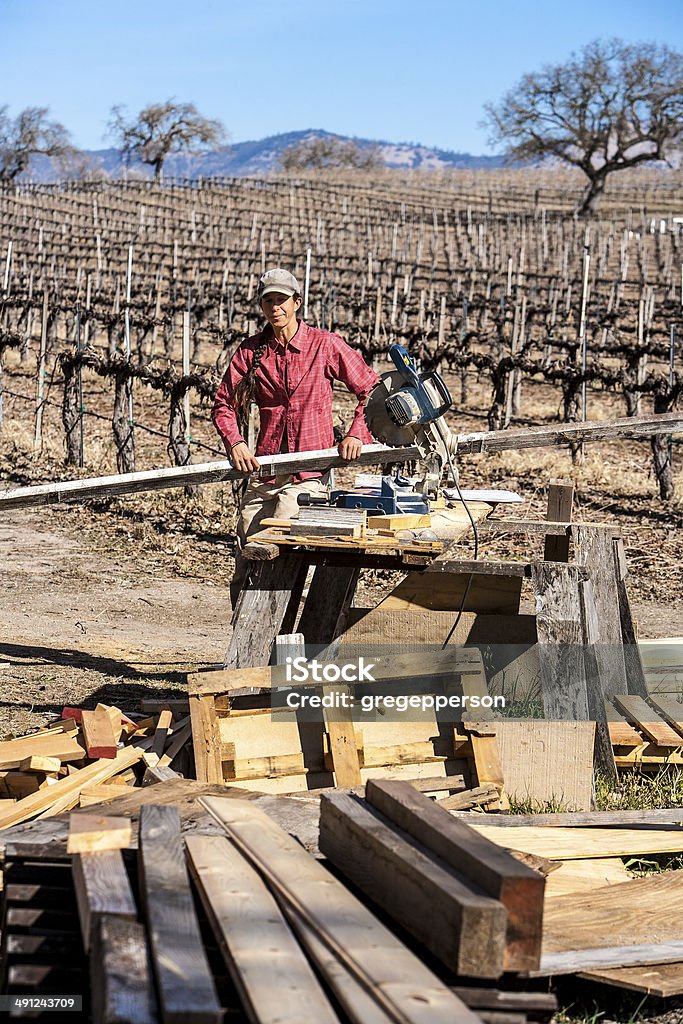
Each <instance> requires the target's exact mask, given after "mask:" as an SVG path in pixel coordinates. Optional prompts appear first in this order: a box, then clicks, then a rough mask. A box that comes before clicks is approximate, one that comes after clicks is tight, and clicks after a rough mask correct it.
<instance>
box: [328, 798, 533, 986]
mask: <svg viewBox="0 0 683 1024" xmlns="http://www.w3.org/2000/svg"><path fill="white" fill-rule="evenodd" d="M408 788H410V787H408ZM412 792H413V793H414V795H415V797H416V798H417V797H418V796H419V794H417V793H415V792H414V791H412ZM423 799H425V800H426V797H424V798H423ZM443 813H445V812H439V811H437V814H443ZM457 824H458V823H457V822H456V826H457ZM465 830H466V827H465ZM318 845H319V847H320V852H321V853H323V854H324V855H325V856H326V857H327V858H328V860H330V861H331V862H332V863H333V864H334V865H336V867H338V868H339V869H340V870H341V871H342V872H343V874H344V875H345V876H346V877H347V878H349V879H350V880H351V881H352V882H353V883H354V885H357V886H358V887H359V888H360V889H361V890H362V891H363V892H364V893H365V894H366V895H367V896H368V897H369V898H370V899H371V900H373V901H374V902H375V903H377V904H378V905H379V906H381V907H383V908H384V909H385V910H386V912H387V913H388V914H389V915H390V917H392V918H393V919H394V920H395V921H398V922H399V924H401V925H402V926H403V927H404V928H406V929H407V930H408V931H409V932H410V933H411V934H412V935H414V936H415V938H416V939H418V941H419V942H421V943H423V944H424V945H425V946H426V947H427V948H428V949H429V950H431V952H432V953H434V955H435V956H436V957H438V958H439V959H440V960H441V961H442V962H443V963H445V964H446V966H448V967H450V968H451V969H452V970H453V971H455V973H456V974H464V975H469V976H470V977H475V978H498V977H500V975H501V974H502V971H503V954H504V948H505V932H506V927H507V914H506V912H505V910H504V909H503V907H502V905H501V904H500V903H499V902H498V901H497V900H496V899H491V898H490V897H488V896H485V895H484V893H483V891H482V889H481V887H479V886H475V885H472V884H470V883H469V882H468V881H467V880H465V879H463V878H462V876H461V875H456V874H455V873H454V872H453V871H451V870H450V869H449V868H448V867H447V866H446V865H445V864H443V863H442V862H439V861H437V860H435V859H434V858H433V856H432V855H430V851H429V850H428V849H425V847H424V846H422V845H421V844H420V843H417V842H416V841H414V840H413V839H412V838H411V837H410V836H409V835H408V834H407V833H406V832H404V831H402V830H400V829H395V828H392V825H391V822H390V821H388V820H387V819H386V818H384V817H383V816H382V815H380V814H379V813H377V812H376V811H373V810H371V809H370V808H369V807H368V806H367V804H365V803H363V802H361V801H360V800H358V799H357V798H354V797H352V796H348V795H347V794H344V793H323V794H322V796H321V801H320V839H319V842H318ZM541 884H542V880H541ZM437 907H438V914H435V908H437Z"/></svg>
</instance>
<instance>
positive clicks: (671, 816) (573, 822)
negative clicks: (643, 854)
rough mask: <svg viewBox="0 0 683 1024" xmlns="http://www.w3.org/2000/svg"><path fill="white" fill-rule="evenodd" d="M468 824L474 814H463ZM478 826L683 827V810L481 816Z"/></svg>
mask: <svg viewBox="0 0 683 1024" xmlns="http://www.w3.org/2000/svg"><path fill="white" fill-rule="evenodd" d="M461 817H462V820H464V821H468V820H469V819H471V818H472V817H473V816H472V815H471V814H466V815H462V816H461ZM474 821H475V824H478V825H499V826H501V827H502V828H519V827H520V826H522V825H544V826H545V827H546V828H557V827H558V826H560V827H563V828H576V827H577V826H579V827H591V826H597V827H599V828H614V827H615V826H616V827H619V826H621V825H644V826H646V827H648V828H656V827H657V825H683V807H667V808H662V807H657V808H652V809H648V810H642V811H586V812H581V811H579V812H576V813H562V812H559V813H553V814H478V815H477V817H476V819H474Z"/></svg>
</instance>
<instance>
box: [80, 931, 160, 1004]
mask: <svg viewBox="0 0 683 1024" xmlns="http://www.w3.org/2000/svg"><path fill="white" fill-rule="evenodd" d="M88 962H89V965H90V992H91V1007H92V1020H93V1024H156V1022H157V1021H158V1019H159V1018H158V1016H157V1005H156V998H155V995H154V982H153V979H152V972H151V968H150V963H149V954H148V951H147V941H146V938H145V929H144V927H143V925H141V924H138V923H137V922H136V921H134V920H128V919H127V918H122V917H115V916H113V915H111V914H103V915H102V916H101V917H99V918H98V920H97V922H96V925H95V927H94V929H93V935H92V955H91V956H90V958H89V961H88Z"/></svg>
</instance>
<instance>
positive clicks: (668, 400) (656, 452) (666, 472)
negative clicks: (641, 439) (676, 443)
mask: <svg viewBox="0 0 683 1024" xmlns="http://www.w3.org/2000/svg"><path fill="white" fill-rule="evenodd" d="M673 404H674V403H673V399H672V396H671V394H670V393H669V389H668V388H667V389H666V391H665V392H664V393H662V394H657V393H655V396H654V411H655V413H658V414H659V413H663V412H671V410H672V407H673ZM650 446H651V448H652V464H653V466H654V471H655V476H656V477H657V482H658V484H659V496H660V498H661V499H662V501H671V499H672V498H673V496H674V472H673V458H672V456H673V449H672V444H671V438H670V437H669V436H668V434H653V435H652V437H651V438H650Z"/></svg>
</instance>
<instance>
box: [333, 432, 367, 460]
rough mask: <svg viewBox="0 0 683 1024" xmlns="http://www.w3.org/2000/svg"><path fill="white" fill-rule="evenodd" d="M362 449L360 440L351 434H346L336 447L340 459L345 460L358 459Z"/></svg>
mask: <svg viewBox="0 0 683 1024" xmlns="http://www.w3.org/2000/svg"><path fill="white" fill-rule="evenodd" d="M362 450H363V443H362V441H360V440H359V439H358V438H357V437H354V436H353V434H347V435H346V437H345V438H344V440H343V441H342V442H341V443H340V445H339V448H338V451H339V454H340V455H341V457H342V459H345V460H346V461H347V462H353V460H354V459H359V458H360V453H361V452H362Z"/></svg>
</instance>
